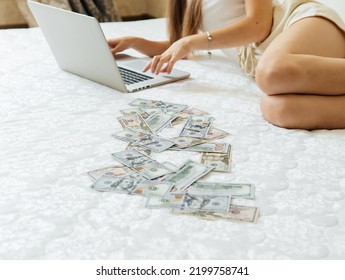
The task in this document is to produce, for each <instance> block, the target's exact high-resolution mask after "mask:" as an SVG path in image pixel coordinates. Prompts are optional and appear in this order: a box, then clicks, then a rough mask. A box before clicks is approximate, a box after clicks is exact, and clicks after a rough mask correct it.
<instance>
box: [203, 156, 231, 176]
mask: <svg viewBox="0 0 345 280" xmlns="http://www.w3.org/2000/svg"><path fill="white" fill-rule="evenodd" d="M201 163H202V164H205V165H207V166H210V167H213V168H214V169H213V171H217V172H230V170H231V153H230V152H229V153H226V154H218V153H202V154H201Z"/></svg>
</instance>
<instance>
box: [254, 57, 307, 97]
mask: <svg viewBox="0 0 345 280" xmlns="http://www.w3.org/2000/svg"><path fill="white" fill-rule="evenodd" d="M300 75H301V73H300V68H299V67H298V65H297V63H296V61H295V59H294V58H293V55H289V54H277V55H274V56H270V57H265V56H263V57H262V58H261V59H260V61H259V63H258V66H257V68H256V75H255V80H256V82H257V84H258V86H259V88H260V89H261V90H262V91H263V92H265V93H266V94H267V95H276V94H281V93H291V91H290V89H291V87H292V85H294V84H295V83H297V82H298V81H297V80H298V78H299V77H300Z"/></svg>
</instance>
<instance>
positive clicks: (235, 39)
mask: <svg viewBox="0 0 345 280" xmlns="http://www.w3.org/2000/svg"><path fill="white" fill-rule="evenodd" d="M245 8H246V16H245V17H244V18H243V19H241V20H239V21H237V22H235V23H232V24H230V25H228V26H226V27H222V28H219V29H216V30H211V31H210V33H211V35H212V42H211V45H212V46H211V47H212V49H222V48H231V47H237V46H242V45H246V44H249V43H253V42H260V41H263V40H264V39H265V38H266V37H267V36H268V35H269V33H270V31H271V26H272V13H273V11H272V0H260V1H257V0H246V1H245ZM209 45H210V44H209V41H208V39H207V35H206V34H205V33H201V34H195V35H191V36H187V37H184V38H182V39H180V40H178V41H176V42H175V43H174V44H172V45H171V46H170V47H169V48H168V49H167V50H166V51H165V52H164V53H163V54H162V55H158V56H155V57H154V58H153V60H152V61H151V62H150V63H149V64H148V65H147V66H146V67H145V69H144V70H145V71H147V70H149V69H151V71H152V72H153V73H156V74H158V73H160V72H168V73H170V72H171V70H172V68H173V66H174V64H175V62H176V61H177V60H179V59H182V58H184V57H186V56H187V55H188V54H189V53H191V52H193V51H196V50H208V48H209ZM165 64H166V66H165V67H164V68H163V66H164V65H165Z"/></svg>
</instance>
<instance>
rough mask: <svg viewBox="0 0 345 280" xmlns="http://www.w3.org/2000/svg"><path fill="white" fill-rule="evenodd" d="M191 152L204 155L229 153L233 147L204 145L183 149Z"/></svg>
mask: <svg viewBox="0 0 345 280" xmlns="http://www.w3.org/2000/svg"><path fill="white" fill-rule="evenodd" d="M183 150H184V151H189V152H200V153H202V152H204V153H223V154H224V153H229V151H230V150H231V146H230V144H228V143H204V144H199V145H194V146H191V147H187V148H185V149H183Z"/></svg>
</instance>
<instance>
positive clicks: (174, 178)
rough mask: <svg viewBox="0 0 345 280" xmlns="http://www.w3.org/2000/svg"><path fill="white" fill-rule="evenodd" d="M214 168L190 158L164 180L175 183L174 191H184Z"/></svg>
mask: <svg viewBox="0 0 345 280" xmlns="http://www.w3.org/2000/svg"><path fill="white" fill-rule="evenodd" d="M212 169H213V167H210V166H206V165H204V164H200V163H197V162H194V161H191V160H189V161H187V162H186V163H185V164H183V165H182V166H181V167H180V168H179V169H178V170H176V171H175V172H174V173H172V174H171V175H170V176H167V177H166V178H165V179H164V181H165V182H170V183H173V184H174V187H173V189H172V190H173V191H175V192H179V191H184V190H185V189H186V188H187V187H189V186H190V185H191V184H193V183H194V182H195V181H196V180H198V179H199V178H201V177H203V176H204V175H206V174H207V173H209V172H211V171H212Z"/></svg>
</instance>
